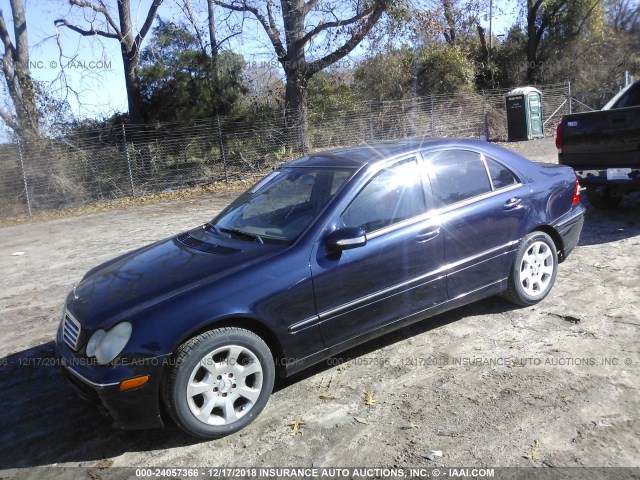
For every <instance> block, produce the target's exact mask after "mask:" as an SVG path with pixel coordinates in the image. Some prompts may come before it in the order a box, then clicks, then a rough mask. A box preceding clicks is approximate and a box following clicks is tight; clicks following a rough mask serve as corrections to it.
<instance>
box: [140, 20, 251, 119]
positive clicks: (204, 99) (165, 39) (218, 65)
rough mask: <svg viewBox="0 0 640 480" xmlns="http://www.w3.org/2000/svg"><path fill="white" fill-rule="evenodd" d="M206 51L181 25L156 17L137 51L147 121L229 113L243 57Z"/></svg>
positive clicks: (237, 94) (239, 88) (234, 102)
mask: <svg viewBox="0 0 640 480" xmlns="http://www.w3.org/2000/svg"><path fill="white" fill-rule="evenodd" d="M216 56H217V57H218V58H217V59H216V61H215V72H214V70H213V68H214V67H213V62H212V60H211V57H210V55H209V54H208V53H207V51H206V50H205V49H203V47H202V45H201V44H200V41H199V39H198V37H197V35H196V34H194V33H191V32H190V31H189V30H188V29H187V27H186V26H185V25H181V24H176V23H173V22H164V21H163V20H162V19H158V25H157V26H156V27H155V28H154V29H153V37H152V38H151V40H150V41H149V44H148V45H147V46H146V47H145V48H144V50H143V51H142V55H141V62H140V65H141V68H140V85H141V95H142V101H143V105H144V107H145V108H144V112H143V119H144V120H146V121H172V120H190V119H194V118H203V117H210V116H212V115H215V114H222V115H226V114H228V113H231V112H232V111H233V109H234V107H235V106H236V105H237V102H238V100H239V97H240V95H241V94H243V93H245V92H246V87H245V86H244V85H243V82H242V70H243V68H244V63H245V62H244V59H243V58H242V57H241V56H240V55H237V54H235V53H233V52H222V53H221V54H216Z"/></svg>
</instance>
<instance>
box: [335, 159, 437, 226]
mask: <svg viewBox="0 0 640 480" xmlns="http://www.w3.org/2000/svg"><path fill="white" fill-rule="evenodd" d="M425 211H426V205H425V198H424V189H423V187H422V181H421V179H420V171H419V169H418V165H417V163H416V160H415V158H412V159H410V160H405V161H403V162H401V163H397V164H395V165H393V166H392V167H389V168H385V169H384V170H382V171H380V172H379V173H378V174H377V175H376V176H375V177H373V179H372V180H371V181H370V182H369V183H368V184H367V185H366V186H365V187H364V188H363V189H362V190H361V191H360V193H358V196H357V197H356V198H355V199H354V200H353V202H351V204H350V205H349V206H348V207H347V209H346V210H345V212H344V213H343V214H342V217H341V218H342V223H343V225H344V226H345V227H361V228H363V229H364V230H365V231H366V232H372V231H374V230H378V229H380V228H384V227H387V226H389V225H393V224H394V223H398V222H401V221H402V220H406V219H408V218H411V217H414V216H416V215H420V214H422V213H424V212H425Z"/></svg>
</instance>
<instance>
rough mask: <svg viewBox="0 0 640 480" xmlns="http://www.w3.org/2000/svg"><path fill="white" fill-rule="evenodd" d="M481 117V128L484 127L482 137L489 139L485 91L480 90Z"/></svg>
mask: <svg viewBox="0 0 640 480" xmlns="http://www.w3.org/2000/svg"><path fill="white" fill-rule="evenodd" d="M482 118H483V120H482V121H483V129H484V139H485V140H486V141H487V142H488V141H489V118H488V114H487V93H486V92H485V91H484V90H482Z"/></svg>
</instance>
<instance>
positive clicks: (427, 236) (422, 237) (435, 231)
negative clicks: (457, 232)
mask: <svg viewBox="0 0 640 480" xmlns="http://www.w3.org/2000/svg"><path fill="white" fill-rule="evenodd" d="M439 234H440V227H432V228H427V229H426V230H422V231H421V232H420V233H418V235H416V242H419V243H422V242H426V241H429V240H431V239H433V238H436V237H437V236H438V235H439Z"/></svg>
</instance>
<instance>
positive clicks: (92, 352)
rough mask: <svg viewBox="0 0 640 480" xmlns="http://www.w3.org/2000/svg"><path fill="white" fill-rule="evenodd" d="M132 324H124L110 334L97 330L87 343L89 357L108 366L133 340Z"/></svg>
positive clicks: (120, 324) (117, 326)
mask: <svg viewBox="0 0 640 480" xmlns="http://www.w3.org/2000/svg"><path fill="white" fill-rule="evenodd" d="M131 330H132V327H131V324H130V323H129V322H122V323H119V324H118V325H116V326H115V327H113V328H112V329H111V330H109V331H108V332H105V331H104V330H96V331H95V332H94V333H93V335H91V338H90V339H89V343H87V350H86V352H87V357H94V356H95V357H96V360H97V361H98V363H99V364H100V365H106V364H107V363H109V362H110V361H112V360H113V359H114V358H116V357H117V356H118V355H120V352H122V349H123V348H124V347H125V346H126V345H127V342H128V341H129V338H131Z"/></svg>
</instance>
